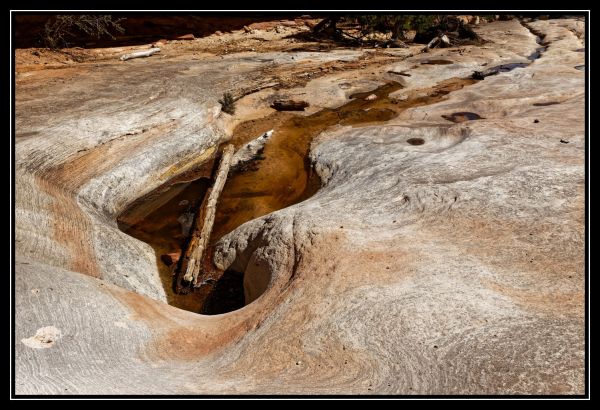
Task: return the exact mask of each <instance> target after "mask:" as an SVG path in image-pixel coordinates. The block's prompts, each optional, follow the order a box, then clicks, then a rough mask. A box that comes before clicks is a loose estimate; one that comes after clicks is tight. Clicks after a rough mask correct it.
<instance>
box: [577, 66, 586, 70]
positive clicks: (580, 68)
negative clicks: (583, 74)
mask: <svg viewBox="0 0 600 410" xmlns="http://www.w3.org/2000/svg"><path fill="white" fill-rule="evenodd" d="M575 69H576V70H579V71H584V70H585V65H576V66H575Z"/></svg>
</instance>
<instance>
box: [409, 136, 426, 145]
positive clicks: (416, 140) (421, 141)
mask: <svg viewBox="0 0 600 410" xmlns="http://www.w3.org/2000/svg"><path fill="white" fill-rule="evenodd" d="M406 142H408V143H409V144H410V145H423V144H425V140H424V139H423V138H409V139H407V140H406Z"/></svg>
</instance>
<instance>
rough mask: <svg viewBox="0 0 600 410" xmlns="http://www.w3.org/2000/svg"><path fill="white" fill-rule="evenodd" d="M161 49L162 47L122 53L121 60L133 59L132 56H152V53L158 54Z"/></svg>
mask: <svg viewBox="0 0 600 410" xmlns="http://www.w3.org/2000/svg"><path fill="white" fill-rule="evenodd" d="M159 51H160V48H151V49H149V50H144V51H136V52H135V53H130V54H125V55H122V56H121V58H120V60H121V61H125V60H131V59H132V58H140V57H150V56H151V55H152V54H156V53H158V52H159Z"/></svg>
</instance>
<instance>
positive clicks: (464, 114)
mask: <svg viewBox="0 0 600 410" xmlns="http://www.w3.org/2000/svg"><path fill="white" fill-rule="evenodd" d="M442 118H444V119H445V120H448V121H452V122H455V123H461V122H465V121H474V120H483V119H485V118H483V117H481V116H480V115H479V114H476V113H474V112H468V111H461V112H455V113H452V114H449V115H442Z"/></svg>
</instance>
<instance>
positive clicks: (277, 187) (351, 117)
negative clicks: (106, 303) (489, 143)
mask: <svg viewBox="0 0 600 410" xmlns="http://www.w3.org/2000/svg"><path fill="white" fill-rule="evenodd" d="M475 82H476V80H473V79H457V78H453V79H450V80H445V81H443V82H441V83H439V84H437V85H436V86H434V87H431V88H429V89H427V90H425V93H423V91H424V90H417V91H414V92H413V93H412V94H410V95H408V98H406V99H405V100H402V101H400V100H395V99H392V98H390V97H389V95H390V94H391V93H393V92H395V91H398V90H400V89H401V88H402V86H401V85H400V84H399V83H396V82H390V83H388V84H385V85H383V86H381V87H379V88H377V89H375V90H372V91H368V92H365V93H357V94H354V95H352V98H351V99H350V101H349V102H347V103H346V104H344V105H342V106H341V107H338V108H334V109H329V108H326V109H323V110H321V111H318V112H316V113H314V114H311V115H299V114H296V113H290V112H277V111H275V112H273V114H271V115H269V116H267V117H265V118H261V119H258V120H251V121H246V122H244V123H242V124H240V125H238V126H237V127H236V129H235V130H234V132H233V135H234V136H235V137H234V140H233V141H232V142H233V143H234V145H235V146H236V148H239V147H241V146H243V145H244V144H246V143H247V142H249V141H251V140H252V139H254V138H257V137H258V136H260V135H261V134H262V133H264V132H266V131H268V130H270V129H273V130H274V133H273V135H272V137H271V139H270V140H269V141H268V142H267V144H266V145H265V148H264V151H263V152H262V154H261V155H260V157H259V158H258V159H257V160H255V161H254V163H253V164H251V165H250V166H245V167H243V168H241V169H239V170H231V171H230V174H229V177H228V179H227V182H226V184H225V187H224V189H223V192H222V194H221V197H220V199H219V203H218V207H217V213H216V216H215V223H214V227H213V232H212V235H211V238H210V245H214V244H215V243H216V242H217V241H218V240H219V239H220V238H222V237H223V235H226V234H227V233H229V232H231V231H233V230H234V229H235V228H237V227H238V226H240V225H242V224H243V223H245V222H248V221H250V220H252V219H255V218H258V217H261V216H263V215H266V214H268V213H271V212H274V211H277V210H279V209H283V208H286V207H288V206H291V205H294V204H296V203H299V202H301V201H303V200H305V199H307V198H309V197H311V196H312V195H314V194H315V193H316V192H317V191H318V190H319V188H320V179H319V177H318V176H317V175H316V174H315V173H314V171H313V170H312V169H311V166H310V163H309V160H308V154H309V150H310V144H311V142H312V140H313V138H314V137H315V136H317V135H318V134H320V133H321V132H322V131H324V130H326V129H327V128H329V127H331V126H334V125H337V124H341V125H347V126H365V125H372V124H377V123H383V122H386V121H389V120H390V119H392V118H394V117H396V116H397V115H398V114H399V113H400V112H402V111H403V110H405V109H407V108H411V107H417V106H422V105H428V104H433V103H435V102H438V101H441V100H442V99H444V98H446V96H447V94H449V93H450V92H452V91H455V90H458V89H461V88H463V87H464V86H466V85H470V84H473V83H475ZM371 94H375V95H376V96H377V98H376V99H375V100H366V99H365V98H366V97H367V96H369V95H371ZM416 143H417V144H422V143H424V141H423V142H421V141H418V142H416ZM209 168H210V167H209ZM212 172H214V166H212ZM196 174H197V175H194V171H192V172H191V173H190V174H189V175H188V176H187V178H183V179H184V181H182V178H181V177H179V178H178V180H179V181H174V183H170V184H166V185H165V186H163V187H160V188H158V189H156V190H155V191H153V192H151V193H150V194H148V195H146V196H145V197H144V198H140V199H138V200H137V201H135V202H134V203H133V204H132V205H131V206H129V207H128V208H127V209H126V210H125V211H124V212H123V213H122V214H121V215H120V216H119V218H118V222H119V227H120V229H121V230H123V231H124V232H126V233H127V234H129V235H131V236H133V237H135V238H137V239H140V240H142V241H144V242H146V243H148V244H150V245H151V246H152V247H153V248H154V250H155V252H156V260H157V265H158V267H159V271H160V275H161V280H162V282H163V285H164V288H165V291H166V293H167V297H168V301H169V303H170V304H172V305H174V306H176V307H179V308H181V309H185V310H190V311H194V312H198V313H203V314H218V313H225V312H228V311H231V310H235V309H237V308H239V307H241V306H243V303H242V302H241V301H243V285H242V282H243V273H238V272H232V271H227V272H224V273H223V272H222V273H221V275H222V276H221V277H217V278H215V280H214V281H211V283H209V284H207V285H206V286H207V287H208V289H206V287H205V289H201V290H199V291H197V292H192V293H189V294H187V295H183V294H177V293H175V292H174V291H173V273H172V269H170V268H169V267H167V266H166V265H165V264H164V263H163V262H162V261H161V260H160V256H161V255H164V254H166V253H172V252H181V251H182V249H184V248H185V246H186V241H187V240H188V237H187V235H186V234H187V232H186V231H185V229H184V226H183V225H185V221H186V220H189V218H192V216H193V215H192V213H193V211H194V210H195V209H197V207H198V205H199V204H200V203H201V201H202V199H203V197H204V194H205V192H206V190H207V188H208V187H209V185H210V179H209V178H208V175H210V172H207V168H206V167H204V169H199V170H197V172H196ZM182 222H183V224H182ZM240 295H241V296H240ZM240 298H241V299H240ZM240 300H241V301H240Z"/></svg>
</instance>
